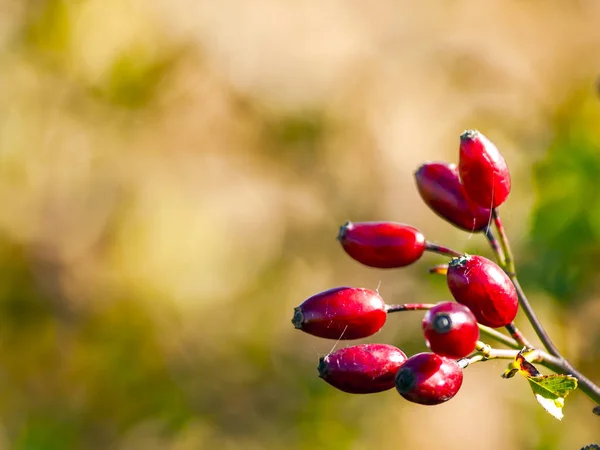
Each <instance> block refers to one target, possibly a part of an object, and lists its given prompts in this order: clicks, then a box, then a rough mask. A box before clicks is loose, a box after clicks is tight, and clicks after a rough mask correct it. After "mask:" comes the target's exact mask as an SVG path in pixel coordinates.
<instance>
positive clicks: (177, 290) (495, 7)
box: [0, 0, 600, 450]
mask: <svg viewBox="0 0 600 450" xmlns="http://www.w3.org/2000/svg"><path fill="white" fill-rule="evenodd" d="M598 23H600V3H598V2H595V1H583V0H582V1H571V2H557V1H526V2H524V1H507V0H489V1H486V2H476V1H459V0H455V1H449V0H447V1H441V2H433V1H427V0H426V1H423V2H407V1H392V0H379V1H377V2H367V1H361V0H329V1H326V2H323V1H317V0H298V1H294V2H291V1H287V0H254V1H243V0H218V1H217V0H199V1H198V0H72V1H66V0H65V1H61V0H0V204H1V205H2V212H1V213H0V448H7V449H9V448H10V449H13V448H14V449H27V450H29V449H32V450H33V449H35V450H37V449H40V450H46V449H57V450H58V449H176V450H185V449H225V450H237V449H249V450H258V449H279V448H287V449H298V450H301V449H311V450H312V449H318V448H322V449H333V450H337V449H340V450H342V449H351V450H360V449H371V448H377V449H382V450H385V449H397V448H404V449H429V448H443V449H458V448H460V449H464V448H485V449H489V450H494V449H506V448H519V449H544V450H552V449H560V450H564V449H578V448H580V447H582V446H583V445H585V444H589V443H592V442H597V443H600V418H598V417H596V416H593V415H592V414H591V413H590V410H591V408H592V406H593V404H592V403H591V401H590V400H589V399H588V398H587V397H585V396H584V395H583V394H581V393H580V392H576V393H574V394H572V396H571V397H569V398H568V399H567V404H566V408H565V418H564V420H563V421H562V422H557V421H556V420H555V419H554V418H552V417H551V416H549V415H548V414H546V413H545V412H544V411H543V410H542V409H541V408H540V407H539V406H538V405H537V403H536V402H535V400H534V398H533V396H532V395H531V392H530V391H529V388H528V386H527V383H525V381H524V380H522V379H520V378H514V379H511V380H502V379H501V378H500V374H501V373H502V371H503V369H504V367H505V364H506V363H505V362H495V361H494V362H488V363H485V364H479V365H476V366H474V367H472V368H469V369H468V371H467V372H466V374H465V383H464V386H463V389H462V390H461V392H460V394H459V395H458V396H457V397H456V398H454V399H453V400H452V401H451V402H448V403H446V404H444V405H441V406H438V407H422V406H419V405H412V404H409V403H407V402H405V401H403V399H402V398H400V397H399V396H398V395H397V394H396V393H395V392H392V391H390V392H385V393H380V394H376V395H372V396H351V395H348V394H343V393H340V392H337V391H335V390H334V389H333V388H330V387H329V386H328V385H326V383H324V382H323V381H322V380H320V379H318V378H317V376H316V365H317V360H318V357H319V356H323V355H325V354H326V353H327V352H329V351H330V350H331V349H332V347H333V345H334V343H333V342H330V341H324V340H319V339H317V338H312V337H310V336H307V335H304V334H303V333H301V332H298V331H296V330H294V329H293V327H292V325H291V324H290V319H291V316H292V309H293V307H294V306H297V305H298V304H299V303H300V302H301V301H302V300H304V299H305V298H306V297H308V296H310V295H312V294H314V293H316V292H319V291H322V290H325V289H328V288H330V287H334V286H339V285H353V286H362V287H368V288H373V289H374V288H377V287H379V290H380V292H381V294H382V296H383V297H384V299H386V300H387V301H388V302H389V303H400V302H418V301H426V302H437V301H441V300H444V299H448V298H449V294H448V292H447V290H446V288H445V286H444V280H443V278H441V277H440V278H432V276H430V275H427V268H428V267H429V266H431V265H435V264H438V263H442V262H444V259H443V258H441V257H440V256H436V255H426V256H425V257H424V258H423V259H422V260H421V261H420V262H419V263H417V264H416V265H414V266H412V267H410V268H406V269H404V270H400V271H381V270H375V269H369V268H366V267H362V266H360V265H359V264H358V263H355V262H354V261H352V260H350V258H348V257H347V256H346V255H345V254H344V253H343V252H342V251H341V248H340V247H339V244H338V243H337V242H336V240H335V236H336V234H337V229H338V227H339V226H340V225H341V224H342V223H343V222H345V221H346V220H348V219H350V220H354V221H366V220H394V221H399V222H406V223H410V224H412V225H414V226H417V227H418V228H420V229H421V230H422V231H423V232H424V233H425V234H426V236H427V237H428V238H429V239H430V240H432V241H435V242H438V243H440V244H445V245H448V246H451V247H454V248H456V249H459V250H467V251H470V252H481V253H482V254H484V255H488V256H489V255H490V252H489V250H488V249H487V248H486V246H485V241H484V239H483V238H482V237H481V236H479V235H469V234H468V233H464V232H462V231H458V230H455V229H453V228H452V227H451V226H449V225H447V224H445V223H444V222H443V221H441V220H440V219H438V218H437V217H436V216H435V215H434V214H433V213H432V212H430V211H429V210H428V209H427V208H426V207H425V206H424V204H423V203H422V202H421V201H420V199H419V197H418V194H417V191H416V188H415V186H414V182H413V178H412V174H413V171H414V170H415V169H416V167H418V165H419V164H420V163H421V162H423V161H426V160H447V161H455V160H456V158H457V155H458V135H459V134H460V133H461V132H462V131H463V130H464V129H466V128H477V129H480V130H481V131H483V132H484V133H485V134H486V135H487V136H488V137H490V138H491V139H492V140H493V141H494V142H496V144H497V145H498V146H499V148H500V149H501V150H502V152H503V153H504V155H505V157H506V159H507V161H508V163H509V166H510V168H511V172H512V176H513V185H514V189H513V192H512V195H511V197H510V198H509V200H508V201H507V203H506V204H505V205H504V206H503V207H502V215H503V218H504V221H505V225H506V227H507V229H508V232H509V234H510V236H511V237H512V242H513V246H514V248H515V253H516V256H517V263H518V268H519V269H520V272H521V278H522V282H523V284H524V285H525V287H526V289H527V292H528V293H529V295H530V297H531V300H532V302H533V303H534V305H535V307H536V308H537V310H538V311H539V314H540V316H541V317H542V318H543V320H544V322H545V323H546V324H547V327H548V329H549V331H550V332H551V334H552V336H553V338H554V339H555V341H556V343H557V344H558V345H559V347H560V348H562V349H564V351H565V353H566V354H567V355H568V357H569V358H570V359H571V361H572V362H573V363H574V364H575V365H576V366H577V367H579V368H580V369H581V370H582V371H583V372H584V373H586V374H587V375H588V376H589V377H591V378H592V379H595V380H596V381H600V298H599V297H600V278H599V277H598V275H597V274H598V260H599V258H600V182H599V180H600V101H599V98H598V95H597V86H596V79H597V77H598V75H599V74H600V59H599V58H598V55H600V27H598ZM420 320H421V314H420V313H405V314H399V315H395V316H392V317H390V318H389V321H388V324H387V326H386V327H385V329H384V330H383V331H382V332H381V333H379V334H378V335H376V336H373V337H372V338H371V339H366V340H365V341H364V342H385V343H392V344H395V345H397V346H399V347H401V348H403V349H404V350H405V351H406V352H407V353H409V354H412V353H416V352H419V351H424V350H425V346H424V343H423V340H422V337H421V335H420V333H419V326H420ZM519 324H520V325H521V327H522V328H523V330H524V331H525V332H526V333H528V334H529V335H532V333H531V331H530V329H529V328H528V326H527V324H526V323H525V322H523V321H522V320H521V321H520V322H519ZM342 345H349V343H348V342H341V343H338V344H337V348H339V347H340V346H342Z"/></svg>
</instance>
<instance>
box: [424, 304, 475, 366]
mask: <svg viewBox="0 0 600 450" xmlns="http://www.w3.org/2000/svg"><path fill="white" fill-rule="evenodd" d="M423 333H424V334H425V341H426V342H427V346H428V347H429V348H430V349H431V351H432V352H434V353H436V354H437V355H440V356H446V357H448V358H464V357H465V356H468V355H469V354H470V353H471V352H473V350H475V345H476V343H477V341H478V340H479V328H478V326H477V319H476V318H475V316H474V315H473V313H472V312H471V310H470V309H469V308H467V307H466V306H464V305H461V304H460V303H454V302H443V303H438V304H437V305H435V306H434V307H433V308H431V309H430V310H429V311H427V313H425V317H424V318H423Z"/></svg>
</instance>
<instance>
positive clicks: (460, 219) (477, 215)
mask: <svg viewBox="0 0 600 450" xmlns="http://www.w3.org/2000/svg"><path fill="white" fill-rule="evenodd" d="M415 181H416V183H417V189H418V190H419V194H421V198H422V199H423V201H424V202H425V203H426V204H427V206H429V207H430V208H431V209H432V210H433V212H435V213H436V214H437V215H438V216H440V217H442V218H443V219H446V220H447V221H448V222H450V223H451V224H453V225H455V226H457V227H458V228H461V229H463V230H466V231H471V232H475V231H481V230H484V229H485V228H487V226H488V223H489V220H490V215H491V213H490V209H489V208H482V207H481V206H478V205H477V204H475V203H473V202H472V201H471V200H469V198H468V197H467V194H466V193H465V188H464V187H463V185H462V184H461V182H460V178H459V176H458V168H457V167H456V165H455V164H448V163H442V162H429V163H425V164H423V165H422V166H421V167H419V169H418V170H417V171H416V172H415Z"/></svg>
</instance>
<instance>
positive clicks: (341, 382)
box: [317, 344, 406, 394]
mask: <svg viewBox="0 0 600 450" xmlns="http://www.w3.org/2000/svg"><path fill="white" fill-rule="evenodd" d="M404 361H406V355H405V354H404V352H403V351H402V350H400V349H399V348H396V347H394V346H393V345H388V344H362V345H355V346H352V347H346V348H342V349H340V350H338V351H336V352H334V353H330V354H329V355H327V356H324V357H322V358H321V359H320V360H319V366H318V368H317V369H318V371H319V377H320V378H322V379H323V380H325V381H326V382H327V383H329V384H330V385H331V386H333V387H335V388H337V389H339V390H340V391H343V392H348V393H350V394H372V393H375V392H382V391H387V390H389V389H392V388H393V387H394V383H395V377H396V372H397V371H398V369H399V368H400V367H401V366H402V364H403V363H404Z"/></svg>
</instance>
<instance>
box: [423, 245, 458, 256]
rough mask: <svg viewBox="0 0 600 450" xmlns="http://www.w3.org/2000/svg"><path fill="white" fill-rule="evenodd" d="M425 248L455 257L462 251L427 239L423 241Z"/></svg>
mask: <svg viewBox="0 0 600 450" xmlns="http://www.w3.org/2000/svg"><path fill="white" fill-rule="evenodd" d="M425 250H426V251H428V252H432V253H438V254H440V255H444V256H452V257H457V256H461V255H462V253H460V252H457V251H456V250H452V249H451V248H448V247H444V246H442V245H438V244H434V243H433V242H429V241H427V242H426V243H425Z"/></svg>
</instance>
